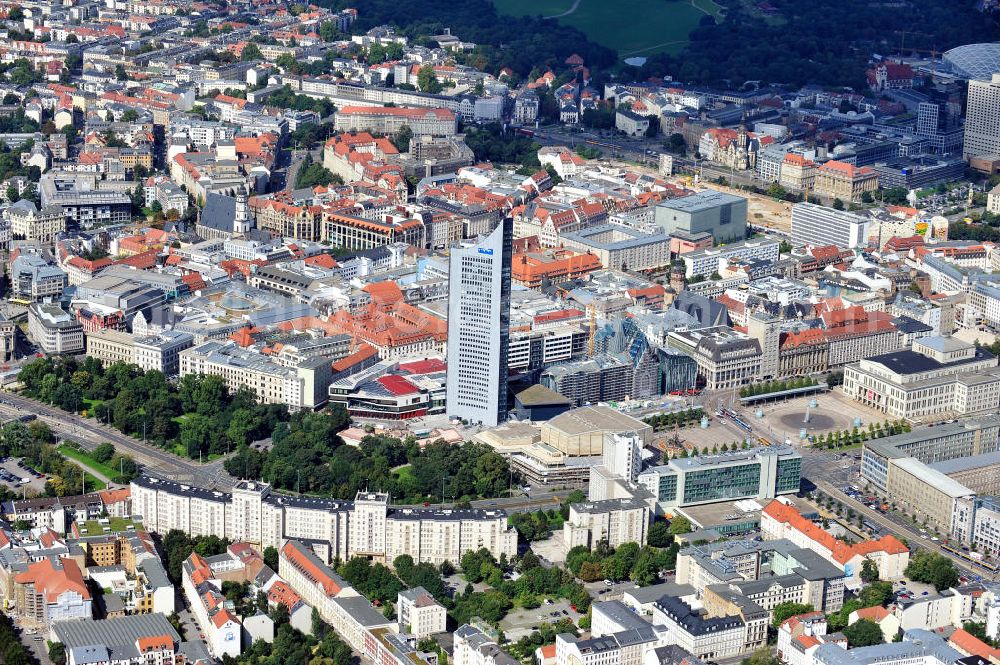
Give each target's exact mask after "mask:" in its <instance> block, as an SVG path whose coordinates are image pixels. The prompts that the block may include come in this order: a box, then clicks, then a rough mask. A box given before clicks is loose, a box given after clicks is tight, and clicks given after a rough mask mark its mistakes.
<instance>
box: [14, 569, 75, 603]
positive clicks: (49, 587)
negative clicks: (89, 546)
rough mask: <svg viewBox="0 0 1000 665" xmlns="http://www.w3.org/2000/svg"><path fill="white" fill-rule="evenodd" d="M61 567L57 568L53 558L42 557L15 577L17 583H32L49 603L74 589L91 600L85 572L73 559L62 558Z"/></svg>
mask: <svg viewBox="0 0 1000 665" xmlns="http://www.w3.org/2000/svg"><path fill="white" fill-rule="evenodd" d="M60 563H61V564H62V568H61V569H57V568H56V567H55V566H54V565H53V564H52V560H51V559H42V560H41V561H37V562H35V563H32V564H28V569H27V570H26V571H24V572H23V573H20V574H19V575H18V576H17V577H15V578H14V581H15V582H16V583H17V584H31V585H33V586H34V587H35V592H36V593H39V594H43V595H44V596H45V600H46V602H48V603H54V602H56V601H57V600H58V599H59V596H61V595H62V594H63V593H66V592H67V591H72V592H75V593H78V594H80V597H81V598H84V599H85V600H90V591H89V590H88V589H87V585H86V584H85V583H84V581H83V573H81V572H80V567H79V566H78V565H77V563H76V561H74V560H73V559H60Z"/></svg>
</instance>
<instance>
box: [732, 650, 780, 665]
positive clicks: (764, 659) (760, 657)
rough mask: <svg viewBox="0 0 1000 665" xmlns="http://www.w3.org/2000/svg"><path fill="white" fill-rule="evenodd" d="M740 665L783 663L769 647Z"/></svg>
mask: <svg viewBox="0 0 1000 665" xmlns="http://www.w3.org/2000/svg"><path fill="white" fill-rule="evenodd" d="M740 665H781V661H780V660H778V658H777V657H776V656H775V655H774V654H772V653H771V650H770V649H769V648H768V647H761V648H760V649H757V650H756V651H754V652H753V653H752V654H750V656H749V657H747V658H744V659H743V660H742V661H740Z"/></svg>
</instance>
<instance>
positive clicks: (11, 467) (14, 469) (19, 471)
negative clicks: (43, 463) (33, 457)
mask: <svg viewBox="0 0 1000 665" xmlns="http://www.w3.org/2000/svg"><path fill="white" fill-rule="evenodd" d="M20 464H23V466H21V465H20ZM24 479H28V482H27V483H25V482H23V481H24ZM45 481H46V478H45V476H44V474H41V473H39V472H38V471H37V470H35V469H32V468H31V467H29V466H28V465H27V464H26V463H24V462H23V461H22V460H21V459H20V458H18V457H2V458H0V483H2V484H3V485H4V486H5V487H7V488H9V489H12V490H20V489H21V488H24V490H25V491H27V492H32V493H40V492H44V491H45Z"/></svg>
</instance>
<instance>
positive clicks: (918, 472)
mask: <svg viewBox="0 0 1000 665" xmlns="http://www.w3.org/2000/svg"><path fill="white" fill-rule="evenodd" d="M998 435H1000V417H998V416H996V415H990V416H983V417H981V418H976V419H970V420H965V421H961V422H955V423H945V424H943V425H938V426H937V427H934V428H923V429H918V430H914V431H912V432H908V433H906V434H899V435H896V436H892V437H887V438H884V439H879V440H877V441H869V442H866V443H865V446H864V448H863V450H862V454H861V477H862V478H863V479H864V480H865V481H866V482H867V483H869V485H870V486H872V487H874V488H875V489H876V490H877V491H878V492H879V493H880V494H882V495H884V496H885V497H886V498H887V500H890V501H892V502H894V503H896V504H897V505H898V507H899V508H900V509H902V510H906V511H910V512H913V513H914V514H916V515H918V516H919V517H921V518H926V519H927V521H928V522H929V523H930V524H931V525H932V526H934V527H935V528H937V529H939V530H941V531H943V532H945V533H951V534H952V537H954V538H955V539H956V540H959V541H961V542H971V540H972V539H973V537H974V535H973V532H974V530H975V528H974V524H975V505H976V502H977V500H978V499H977V494H986V493H993V492H995V491H996V489H997V479H998V476H1000V452H998V440H997V439H998Z"/></svg>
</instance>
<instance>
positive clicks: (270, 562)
mask: <svg viewBox="0 0 1000 665" xmlns="http://www.w3.org/2000/svg"><path fill="white" fill-rule="evenodd" d="M264 563H265V564H266V565H267V567H268V568H270V569H271V570H273V571H275V572H277V571H278V550H277V549H275V548H274V547H273V546H272V545H268V546H267V547H265V548H264Z"/></svg>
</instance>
